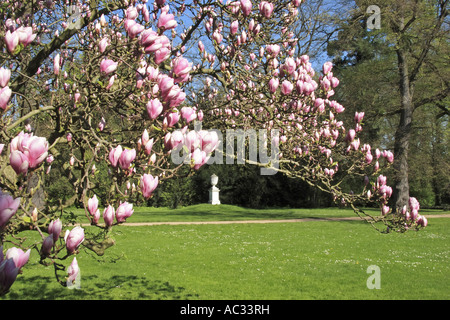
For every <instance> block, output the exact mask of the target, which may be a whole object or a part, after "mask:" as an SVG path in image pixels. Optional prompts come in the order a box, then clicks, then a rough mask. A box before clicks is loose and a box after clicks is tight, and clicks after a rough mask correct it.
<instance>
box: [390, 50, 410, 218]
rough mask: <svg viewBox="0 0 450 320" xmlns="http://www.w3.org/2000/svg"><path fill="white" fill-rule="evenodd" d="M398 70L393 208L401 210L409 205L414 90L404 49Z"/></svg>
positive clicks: (399, 52)
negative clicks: (399, 101)
mask: <svg viewBox="0 0 450 320" xmlns="http://www.w3.org/2000/svg"><path fill="white" fill-rule="evenodd" d="M397 59H398V70H399V75H400V95H401V113H400V122H399V124H398V127H397V131H396V132H395V143H394V170H395V182H394V183H395V186H394V188H393V206H394V208H397V209H400V208H402V207H403V206H404V205H407V204H408V200H409V182H408V150H409V140H410V136H411V123H412V114H413V104H412V88H411V86H410V82H409V75H408V64H407V61H406V54H405V52H404V51H403V49H398V50H397Z"/></svg>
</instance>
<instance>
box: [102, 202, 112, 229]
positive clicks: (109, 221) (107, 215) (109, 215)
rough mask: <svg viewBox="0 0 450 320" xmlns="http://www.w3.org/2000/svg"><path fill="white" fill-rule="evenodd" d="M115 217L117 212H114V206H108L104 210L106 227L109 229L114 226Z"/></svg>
mask: <svg viewBox="0 0 450 320" xmlns="http://www.w3.org/2000/svg"><path fill="white" fill-rule="evenodd" d="M114 215H115V210H114V207H113V206H112V205H108V206H107V207H106V208H105V209H104V210H103V220H105V225H106V226H107V227H110V226H112V224H113V222H114Z"/></svg>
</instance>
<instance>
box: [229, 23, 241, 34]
mask: <svg viewBox="0 0 450 320" xmlns="http://www.w3.org/2000/svg"><path fill="white" fill-rule="evenodd" d="M238 28H239V21H237V20H234V21H233V22H232V23H231V26H230V32H231V34H236V33H237V30H238Z"/></svg>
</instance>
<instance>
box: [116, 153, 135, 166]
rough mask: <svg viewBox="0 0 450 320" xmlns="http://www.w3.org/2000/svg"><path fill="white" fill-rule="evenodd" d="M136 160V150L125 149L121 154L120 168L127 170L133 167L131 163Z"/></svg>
mask: <svg viewBox="0 0 450 320" xmlns="http://www.w3.org/2000/svg"><path fill="white" fill-rule="evenodd" d="M135 158H136V150H135V149H124V150H123V152H122V153H121V154H120V158H119V166H120V167H121V168H122V169H123V170H127V169H128V168H129V167H130V166H131V162H133V161H134V159H135Z"/></svg>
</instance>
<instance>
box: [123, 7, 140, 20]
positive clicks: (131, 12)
mask: <svg viewBox="0 0 450 320" xmlns="http://www.w3.org/2000/svg"><path fill="white" fill-rule="evenodd" d="M125 17H126V18H127V19H136V18H137V17H138V11H137V9H136V7H133V6H129V7H128V8H127V10H126V11H125Z"/></svg>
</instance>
